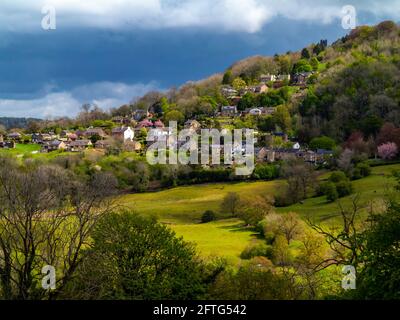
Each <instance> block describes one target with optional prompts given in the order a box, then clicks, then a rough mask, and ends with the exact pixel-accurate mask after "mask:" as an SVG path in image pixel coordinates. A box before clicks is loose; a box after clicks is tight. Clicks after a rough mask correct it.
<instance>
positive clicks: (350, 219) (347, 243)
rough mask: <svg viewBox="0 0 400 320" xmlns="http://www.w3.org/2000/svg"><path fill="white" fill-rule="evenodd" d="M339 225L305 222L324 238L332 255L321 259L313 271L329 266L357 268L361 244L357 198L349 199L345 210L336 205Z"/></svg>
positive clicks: (359, 210) (339, 204) (340, 205)
mask: <svg viewBox="0 0 400 320" xmlns="http://www.w3.org/2000/svg"><path fill="white" fill-rule="evenodd" d="M338 207H339V211H340V217H341V223H340V224H337V225H335V226H331V227H328V226H323V225H322V224H317V223H315V222H314V221H312V220H311V219H308V220H307V222H308V224H309V225H310V226H311V228H312V229H314V230H315V231H316V232H317V233H319V234H320V235H322V236H324V238H325V240H326V242H327V243H328V245H329V247H330V250H331V252H332V254H331V255H330V256H329V257H326V258H325V259H322V261H320V262H319V263H318V264H317V265H316V266H315V270H316V271H320V270H323V269H326V268H328V267H329V266H331V265H352V266H354V267H355V268H356V269H357V267H358V266H359V263H360V259H361V255H362V248H363V243H362V241H360V236H361V233H362V231H363V230H362V225H360V224H359V223H358V221H359V218H360V213H361V209H362V208H361V207H360V205H359V196H354V197H353V198H352V199H351V206H350V207H348V208H345V207H343V206H342V204H341V203H340V202H339V203H338Z"/></svg>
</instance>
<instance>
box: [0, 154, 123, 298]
mask: <svg viewBox="0 0 400 320" xmlns="http://www.w3.org/2000/svg"><path fill="white" fill-rule="evenodd" d="M114 186H115V181H114V178H113V177H111V176H109V175H105V174H96V175H94V176H92V177H91V178H90V179H88V180H87V181H82V180H79V179H78V178H77V177H75V176H74V175H73V174H72V173H71V172H68V171H66V170H63V169H61V168H59V167H55V166H54V167H53V166H38V165H36V164H28V165H26V166H24V167H18V165H17V164H15V163H14V162H12V161H11V160H10V159H0V296H1V297H2V298H4V299H43V298H53V297H55V296H57V294H58V293H59V292H60V291H61V290H62V289H63V288H64V286H65V285H66V284H67V283H68V281H70V280H71V278H72V276H73V274H74V271H75V270H76V268H77V266H78V265H79V264H80V262H81V261H82V259H83V258H84V257H83V256H82V255H81V249H82V248H83V247H84V246H85V245H86V244H87V242H88V240H89V233H90V231H91V230H92V228H93V226H94V225H95V222H96V221H97V219H98V218H99V217H100V216H101V215H102V214H104V213H105V212H107V211H109V210H110V207H111V205H112V202H111V201H110V200H109V199H110V197H109V196H111V195H112V193H113V190H114ZM45 265H51V266H53V267H55V269H56V273H57V278H56V287H57V288H56V290H54V291H52V292H50V291H45V290H43V289H42V288H41V287H40V283H41V279H42V277H43V275H42V274H41V270H42V267H43V266H45Z"/></svg>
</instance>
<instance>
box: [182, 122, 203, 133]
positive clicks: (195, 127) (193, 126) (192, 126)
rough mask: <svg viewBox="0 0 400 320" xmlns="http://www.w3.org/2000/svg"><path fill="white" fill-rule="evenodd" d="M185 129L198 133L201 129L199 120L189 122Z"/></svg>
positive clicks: (186, 123)
mask: <svg viewBox="0 0 400 320" xmlns="http://www.w3.org/2000/svg"><path fill="white" fill-rule="evenodd" d="M185 129H192V130H194V131H197V130H200V129H201V124H200V122H198V121H197V120H188V121H186V122H185Z"/></svg>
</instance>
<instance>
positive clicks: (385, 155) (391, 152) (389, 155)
mask: <svg viewBox="0 0 400 320" xmlns="http://www.w3.org/2000/svg"><path fill="white" fill-rule="evenodd" d="M398 152H399V149H398V148H397V145H396V144H395V143H394V142H387V143H384V144H381V145H380V146H379V147H378V155H379V157H380V158H382V159H384V160H390V159H394V158H395V157H396V156H397V154H398Z"/></svg>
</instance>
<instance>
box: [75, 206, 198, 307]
mask: <svg viewBox="0 0 400 320" xmlns="http://www.w3.org/2000/svg"><path fill="white" fill-rule="evenodd" d="M91 235H92V239H93V243H92V245H91V247H90V248H89V249H88V250H87V251H86V253H85V254H86V255H87V257H88V258H87V260H86V261H85V264H83V265H82V266H81V267H80V269H79V272H78V275H77V278H76V280H75V283H74V285H73V286H71V287H70V292H69V295H71V296H72V297H73V298H75V299H76V298H77V297H79V298H81V299H134V300H136V299H145V300H149V299H178V300H181V299H196V298H198V297H199V296H201V295H202V294H204V292H205V283H204V282H203V278H202V277H203V276H204V272H205V270H204V269H203V267H204V265H203V264H202V263H201V261H200V260H199V259H198V258H197V255H196V252H195V250H194V247H193V246H192V245H191V244H188V243H186V242H184V241H183V240H182V238H177V237H176V236H175V233H174V232H173V231H172V230H171V229H170V228H168V227H167V226H165V225H162V224H160V223H157V221H156V220H155V219H153V218H149V217H142V216H139V215H137V214H135V213H132V212H116V213H109V214H107V215H105V216H104V217H103V218H102V219H101V220H100V221H99V223H98V224H97V225H96V228H95V229H94V230H93V232H92V234H91Z"/></svg>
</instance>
